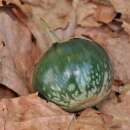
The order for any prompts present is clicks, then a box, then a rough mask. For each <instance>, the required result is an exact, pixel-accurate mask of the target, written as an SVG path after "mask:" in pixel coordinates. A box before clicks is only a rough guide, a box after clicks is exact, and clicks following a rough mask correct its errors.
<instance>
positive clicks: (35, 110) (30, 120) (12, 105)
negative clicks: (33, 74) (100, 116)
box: [0, 95, 73, 130]
mask: <svg viewBox="0 0 130 130" xmlns="http://www.w3.org/2000/svg"><path fill="white" fill-rule="evenodd" d="M0 118H1V119H0V123H1V124H0V127H1V128H4V129H6V130H68V127H69V125H70V122H71V121H72V119H73V115H72V114H68V113H66V112H64V111H63V110H61V109H60V108H59V107H57V106H56V105H54V104H52V103H47V102H46V101H45V100H42V99H40V98H39V97H38V96H36V95H30V96H26V97H20V98H15V99H8V100H7V99H6V100H2V101H1V102H0ZM1 130H2V129H1Z"/></svg>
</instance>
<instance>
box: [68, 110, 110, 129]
mask: <svg viewBox="0 0 130 130" xmlns="http://www.w3.org/2000/svg"><path fill="white" fill-rule="evenodd" d="M70 130H108V129H107V126H106V125H105V122H104V119H103V117H102V115H101V113H100V112H97V111H95V110H93V109H86V110H85V111H83V112H82V113H81V115H80V116H79V117H78V119H77V120H75V121H74V122H72V124H71V127H70Z"/></svg>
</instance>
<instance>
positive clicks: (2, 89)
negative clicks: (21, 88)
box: [0, 84, 17, 99]
mask: <svg viewBox="0 0 130 130" xmlns="http://www.w3.org/2000/svg"><path fill="white" fill-rule="evenodd" d="M16 96H17V94H16V93H15V92H14V91H12V90H11V89H9V88H7V87H6V86H4V85H2V84H0V99H1V98H13V97H16Z"/></svg>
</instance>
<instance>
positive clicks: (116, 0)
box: [110, 0, 130, 15]
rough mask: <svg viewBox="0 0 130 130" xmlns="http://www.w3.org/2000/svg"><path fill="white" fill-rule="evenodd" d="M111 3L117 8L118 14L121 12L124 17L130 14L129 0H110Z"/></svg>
mask: <svg viewBox="0 0 130 130" xmlns="http://www.w3.org/2000/svg"><path fill="white" fill-rule="evenodd" d="M110 2H111V4H112V5H113V7H114V8H115V10H116V12H120V13H122V14H123V15H129V14H130V1H129V0H110Z"/></svg>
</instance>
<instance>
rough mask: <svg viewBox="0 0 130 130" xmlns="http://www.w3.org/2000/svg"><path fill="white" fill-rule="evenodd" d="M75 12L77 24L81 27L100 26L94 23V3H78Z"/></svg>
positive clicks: (95, 6)
mask: <svg viewBox="0 0 130 130" xmlns="http://www.w3.org/2000/svg"><path fill="white" fill-rule="evenodd" d="M78 7H79V8H78V10H77V24H78V25H80V26H82V27H94V26H95V27H98V26H100V25H101V24H100V23H98V22H97V21H96V18H95V14H96V9H97V5H96V4H94V3H86V2H82V1H81V2H80V3H79V6H78Z"/></svg>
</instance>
